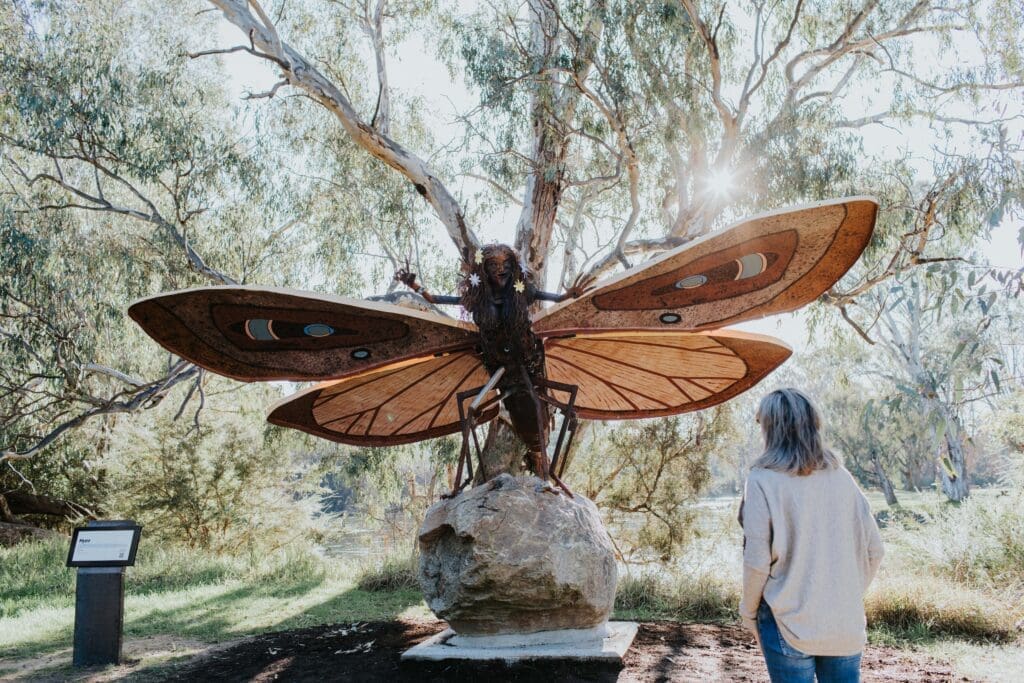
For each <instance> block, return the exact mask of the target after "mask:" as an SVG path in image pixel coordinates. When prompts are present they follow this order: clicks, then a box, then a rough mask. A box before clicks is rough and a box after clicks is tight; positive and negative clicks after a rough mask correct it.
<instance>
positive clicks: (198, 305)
mask: <svg viewBox="0 0 1024 683" xmlns="http://www.w3.org/2000/svg"><path fill="white" fill-rule="evenodd" d="M128 315H130V316H131V317H132V319H134V320H135V322H137V323H138V324H139V325H140V326H141V327H142V329H143V330H145V332H146V333H147V334H148V335H149V336H151V337H153V339H155V340H156V341H157V342H159V343H160V345H161V346H163V347H164V348H166V349H167V350H168V351H170V352H171V353H175V354H177V355H179V356H181V357H182V358H185V359H187V360H189V361H192V362H193V363H195V364H196V365H199V366H201V367H204V368H206V369H207V370H211V371H213V372H216V373H218V374H221V375H226V376H228V377H231V378H234V379H238V380H242V381H247V382H248V381H254V380H296V381H301V380H325V379H332V378H339V377H344V376H346V375H349V374H352V373H360V372H365V371H366V370H368V369H371V368H374V367H381V366H383V365H387V364H390V363H393V362H396V361H399V360H405V359H409V358H422V357H424V356H431V355H433V354H435V353H438V352H447V351H453V350H456V349H460V348H466V347H469V346H472V345H473V344H475V343H476V340H477V334H476V327H475V326H473V325H471V324H469V323H465V322H462V321H459V320H454V319H452V318H447V317H444V316H441V315H435V314H431V313H425V312H423V311H417V310H412V309H409V308H403V307H399V306H393V305H391V304H385V303H378V302H372V301H363V300H359V299H347V298H344V297H337V296H327V295H318V294H312V293H308V292H296V291H292V290H287V289H274V288H267V287H235V286H231V287H202V288H198V289H189V290H185V291H182V292H171V293H168V294H161V295H158V296H154V297H149V298H146V299H142V300H140V301H137V302H135V303H134V304H132V305H131V306H130V307H129V309H128Z"/></svg>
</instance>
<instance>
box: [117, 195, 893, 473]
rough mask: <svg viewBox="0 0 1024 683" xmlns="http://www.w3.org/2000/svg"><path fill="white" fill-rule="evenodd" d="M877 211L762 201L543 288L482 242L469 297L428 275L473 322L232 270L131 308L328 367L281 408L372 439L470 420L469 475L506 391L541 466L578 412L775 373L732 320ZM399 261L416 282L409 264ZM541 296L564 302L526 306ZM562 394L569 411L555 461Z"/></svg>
mask: <svg viewBox="0 0 1024 683" xmlns="http://www.w3.org/2000/svg"><path fill="white" fill-rule="evenodd" d="M876 211H877V205H876V203H875V202H874V200H872V199H870V198H866V197H853V198H847V199H842V200H835V201H828V202H819V203H816V204H812V205H808V206H804V207H797V208H794V209H790V210H784V211H775V212H770V213H765V214H761V215H759V216H755V217H753V218H750V219H747V220H745V221H742V222H740V223H738V224H735V225H734V226H732V227H730V228H728V229H726V230H723V231H721V232H718V233H715V234H712V235H709V236H707V237H704V238H702V239H699V240H695V241H693V242H690V243H689V244H685V245H683V246H680V247H677V248H676V249H673V250H671V251H668V252H666V253H664V254H662V255H661V256H659V257H657V258H655V259H652V260H651V261H648V262H647V263H644V264H641V265H640V266H637V267H634V268H631V269H629V270H627V271H625V272H623V273H621V274H619V275H617V276H615V277H612V278H610V279H609V280H606V281H604V282H601V283H599V284H598V285H597V286H596V287H594V288H592V289H589V290H585V287H584V286H583V285H584V283H580V282H577V283H576V285H574V287H572V288H571V289H570V291H569V292H567V293H566V294H562V295H553V294H549V293H546V292H543V291H540V290H539V289H537V288H536V286H535V285H534V283H533V281H532V278H531V277H530V274H529V272H528V271H527V270H526V269H525V268H522V267H521V266H520V265H519V262H518V258H517V256H516V254H515V253H514V252H513V251H512V250H511V249H509V248H508V247H505V246H503V245H493V246H491V247H485V248H484V249H482V250H480V252H478V253H476V254H472V255H470V258H469V259H468V260H470V261H471V263H466V264H464V266H465V267H464V270H465V271H466V273H465V277H464V278H463V280H462V282H461V285H460V295H459V296H435V295H431V294H429V293H424V292H422V288H419V289H420V290H421V293H423V294H424V297H425V298H426V299H427V300H428V301H433V302H434V303H440V304H461V305H462V306H464V307H465V309H466V310H467V311H468V312H469V314H470V315H471V316H472V318H473V323H469V322H467V321H461V320H456V319H453V318H450V317H447V316H443V315H437V314H432V313H426V312H421V311H415V310H410V309H408V308H403V307H399V306H393V305H390V304H382V303H376V302H368V301H361V300H355V299H346V298H343V297H334V296H323V295H318V294H310V293H303V292H294V291H289V290H282V289H270V288H260V287H234V286H232V287H207V288H200V289H193V290H186V291H183V292H175V293H170V294H162V295H158V296H155V297H150V298H147V299H143V300H141V301H138V302H136V303H135V304H133V305H132V306H131V307H130V308H129V315H131V317H132V318H133V319H134V320H135V321H136V322H138V323H139V324H140V325H141V326H142V327H143V329H144V330H145V331H146V332H147V333H148V334H149V335H150V336H152V337H153V338H154V339H156V340H157V341H158V342H159V343H160V344H161V345H163V346H164V347H165V348H167V349H168V350H169V351H171V352H173V353H176V354H178V355H180V356H182V357H183V358H186V359H188V360H190V361H192V362H194V363H196V364H197V365H200V366H202V367H204V368H207V369H209V370H211V371H213V372H217V373H219V374H223V375H226V376H228V377H233V378H235V379H240V380H243V381H254V380H296V381H302V380H325V381H323V382H322V383H320V384H318V385H316V386H314V387H311V388H309V389H306V390H304V391H301V392H299V393H298V394H296V395H294V396H291V397H289V398H287V399H285V400H283V401H281V402H279V403H278V404H277V405H275V406H274V407H273V408H272V409H271V412H270V414H269V416H268V419H269V421H270V422H272V423H274V424H278V425H281V426H287V427H292V428H296V429H300V430H303V431H306V432H309V433H311V434H315V435H318V436H321V437H324V438H328V439H332V440H335V441H340V442H343V443H349V444H354V445H360V446H384V445H395V444H402V443H411V442H415V441H420V440H423V439H428V438H432V437H436V436H441V435H444V434H451V433H455V432H462V435H463V451H462V458H461V462H460V468H459V474H458V477H457V478H458V479H459V480H460V481H457V482H456V490H457V489H458V488H459V487H461V486H462V485H463V484H464V482H462V481H461V478H462V464H465V465H466V468H467V470H469V469H470V468H471V467H472V463H471V458H469V457H468V454H469V443H470V440H475V438H476V437H475V432H474V431H473V428H474V427H475V426H476V425H479V424H483V423H485V422H487V421H489V420H492V419H494V418H495V417H496V416H497V414H498V407H497V404H498V402H499V401H502V402H503V404H504V405H505V407H506V409H507V410H508V412H509V416H510V419H511V422H512V426H513V429H514V431H515V432H516V433H517V434H518V436H519V437H520V438H521V439H522V440H523V442H524V443H525V444H526V446H527V449H528V451H529V454H528V456H529V457H528V460H529V463H530V466H531V469H533V471H534V472H535V473H536V474H538V475H539V476H541V477H545V478H546V477H547V476H548V475H551V474H554V475H559V474H561V470H560V469H559V465H560V463H559V458H558V455H559V452H560V450H562V449H563V448H564V444H565V443H567V441H563V440H564V439H565V437H566V434H567V433H568V435H569V438H571V435H572V430H573V429H574V427H575V423H576V420H577V419H578V418H583V419H598V420H621V419H634V418H644V417H658V416H667V415H676V414H679V413H683V412H687V411H691V410H699V409H702V408H706V407H709V406H712V405H715V404H717V403H721V402H723V401H726V400H728V399H730V398H732V397H734V396H736V395H737V394H739V393H741V392H743V391H745V390H747V389H749V388H750V387H752V386H753V385H754V384H756V383H757V382H759V381H760V380H761V379H763V378H764V377H765V376H766V375H767V374H768V373H770V372H771V371H772V370H773V369H774V368H776V367H777V366H778V365H779V364H781V363H782V362H783V361H784V360H785V359H786V358H787V357H788V356H789V355H790V349H789V348H788V347H786V345H785V344H783V343H781V342H779V341H778V340H775V339H772V338H771V337H767V336H764V335H755V334H747V333H743V332H738V331H731V330H724V329H720V328H722V327H723V326H725V325H728V324H730V323H736V322H740V321H743V320H749V319H753V318H760V317H763V316H766V315H772V314H775V313H781V312H785V311H792V310H795V309H797V308H799V307H801V306H804V305H805V304H807V303H809V302H811V301H813V300H814V299H816V298H817V297H818V296H820V295H821V294H822V293H823V292H825V291H826V290H827V289H828V288H829V287H831V286H832V285H833V284H834V283H835V282H836V281H837V280H839V278H840V277H842V275H843V274H844V273H845V272H846V271H847V270H848V269H849V268H850V267H851V266H852V265H853V264H854V263H855V262H856V260H857V259H858V258H859V256H860V254H861V252H862V251H863V250H864V248H865V247H866V246H867V244H868V242H869V240H870V238H871V233H872V229H873V226H874V221H875V215H876ZM397 276H398V277H399V279H401V280H402V281H403V282H405V283H406V284H408V285H410V286H412V287H413V288H414V289H417V288H418V285H417V284H416V282H415V276H414V275H413V274H412V273H409V272H408V271H407V270H406V271H400V272H399V273H398V275H397ZM538 300H546V301H554V302H556V303H555V305H553V306H551V307H549V308H547V309H545V310H542V311H540V312H539V313H537V314H536V315H534V316H532V317H531V316H530V314H529V309H530V305H531V304H533V303H534V302H535V301H538ZM552 409H558V410H561V411H562V412H563V413H564V415H565V419H564V420H563V423H562V430H561V432H560V434H559V439H558V440H557V442H556V446H555V456H554V457H553V458H552V465H553V466H554V468H555V470H556V471H555V472H553V473H552V472H551V467H549V464H548V459H547V445H548V444H547V426H548V425H549V424H550V412H551V410H552ZM478 452H479V451H478ZM561 462H563V463H564V462H565V460H564V458H563V459H562V461H561ZM471 478H472V476H471V475H470V476H469V477H467V479H466V481H467V482H468V481H469V480H470V479H471ZM555 481H556V483H559V480H558V478H557V476H556V477H555Z"/></svg>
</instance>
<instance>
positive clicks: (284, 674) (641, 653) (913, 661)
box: [167, 621, 954, 683]
mask: <svg viewBox="0 0 1024 683" xmlns="http://www.w3.org/2000/svg"><path fill="white" fill-rule="evenodd" d="M443 628H444V623H443V622H440V621H392V622H376V623H366V624H358V625H352V624H348V625H345V624H335V625H332V626H318V627H315V628H308V629H301V630H296V631H285V632H281V633H270V634H266V635H262V636H257V637H254V638H250V639H247V640H245V641H243V642H241V643H239V644H238V645H235V646H232V647H229V648H226V649H222V650H219V651H216V652H214V653H211V654H208V655H205V656H203V657H201V658H199V659H197V660H194V661H192V662H189V663H187V664H184V665H182V666H180V667H179V668H177V669H175V670H174V671H173V672H172V673H171V675H170V676H169V677H168V678H167V680H170V681H196V680H203V681H206V680H216V681H273V680H282V681H324V680H337V681H386V682H387V683H397V682H399V681H416V682H417V683H423V682H426V681H455V680H471V681H485V682H487V683H497V682H498V681H545V682H549V681H765V680H767V672H766V670H765V668H764V662H763V660H762V659H761V656H760V652H759V651H758V650H757V647H756V646H755V644H754V642H753V640H752V639H751V638H749V637H748V636H747V634H746V633H745V632H744V631H743V630H742V629H740V628H739V627H736V626H719V625H715V624H680V623H677V622H653V623H645V624H641V626H640V631H639V633H638V634H637V637H636V640H635V641H633V646H632V647H631V648H630V649H629V652H627V653H626V658H625V661H624V663H623V667H622V668H619V667H613V666H609V665H607V664H584V663H570V662H550V661H548V662H535V663H529V664H517V665H515V666H507V665H505V664H504V663H502V662H482V663H464V662H460V663H452V662H439V663H422V662H405V663H403V662H400V661H399V655H401V653H402V652H403V651H405V650H407V649H408V648H410V647H412V646H413V645H415V644H416V643H419V642H420V641H422V640H424V639H426V638H428V637H430V636H431V635H433V634H435V633H437V632H438V631H440V630H441V629H443ZM862 672H863V673H862V675H863V680H864V681H951V680H954V679H953V673H952V670H951V669H950V668H949V667H948V666H946V665H945V664H942V663H940V662H936V661H934V660H930V659H927V658H925V657H922V656H918V655H915V654H913V653H907V652H904V651H900V650H895V649H891V648H880V647H871V648H869V649H868V650H867V652H866V653H865V655H864V660H863V666H862Z"/></svg>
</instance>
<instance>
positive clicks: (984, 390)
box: [860, 265, 1016, 501]
mask: <svg viewBox="0 0 1024 683" xmlns="http://www.w3.org/2000/svg"><path fill="white" fill-rule="evenodd" d="M961 271H962V269H961V268H959V267H956V266H953V265H942V266H940V265H935V266H932V267H930V268H929V269H928V270H927V271H924V272H921V271H918V272H916V273H913V274H911V275H907V276H904V277H901V278H899V279H896V280H894V281H893V282H892V283H891V284H890V285H889V286H887V287H880V288H877V289H876V290H874V291H873V292H872V293H871V295H870V296H869V297H866V299H868V300H869V301H870V306H869V305H867V304H865V305H864V306H863V307H862V308H863V309H864V310H862V311H861V312H860V314H861V315H863V316H865V317H868V316H870V320H869V321H868V322H867V323H863V324H862V327H863V331H864V332H865V333H866V335H871V336H870V337H867V338H868V339H869V340H871V341H872V342H873V343H874V346H873V349H877V350H878V351H879V352H880V353H875V354H871V355H870V356H869V358H868V359H867V360H866V371H867V373H868V374H872V375H875V376H880V377H883V378H885V379H886V380H888V381H889V382H890V383H891V384H892V386H893V387H894V388H895V389H896V392H897V395H895V396H894V397H893V398H892V399H891V400H890V401H889V407H890V409H897V410H899V409H902V410H903V411H909V412H911V413H917V414H918V415H920V416H921V418H923V422H924V423H925V425H927V429H926V430H925V434H924V439H923V441H924V442H925V443H924V444H923V445H924V446H925V447H927V448H928V449H929V450H930V452H931V453H932V454H934V458H935V461H936V465H937V470H938V472H939V476H940V480H941V484H942V490H943V492H944V493H945V494H946V496H947V497H948V498H949V499H950V500H953V501H960V500H963V499H964V498H966V497H967V495H968V492H969V486H968V482H969V477H968V472H967V457H966V446H967V442H968V440H969V439H970V436H971V435H970V432H969V429H968V425H967V424H966V423H965V415H964V411H965V407H966V406H967V405H968V404H970V403H971V402H974V401H978V400H983V399H985V398H987V397H988V396H989V395H991V393H993V392H999V391H1001V389H1002V381H1003V380H1002V379H1001V377H1000V375H1001V373H1002V372H1003V367H1004V361H1003V358H1002V355H1003V349H1002V347H1001V346H1000V344H999V341H1000V340H999V339H998V337H997V335H995V334H993V333H992V331H993V324H994V323H995V322H996V321H997V320H998V318H999V317H1000V316H1001V312H1000V307H999V305H998V304H999V292H998V289H994V290H990V289H989V286H990V285H991V284H992V283H991V282H978V281H977V279H976V278H977V270H975V269H973V268H971V269H969V274H968V275H966V276H965V275H964V274H963V273H962V272H961ZM985 280H986V281H987V280H988V277H986V278H985ZM1011 381H1012V382H1013V383H1016V380H1011Z"/></svg>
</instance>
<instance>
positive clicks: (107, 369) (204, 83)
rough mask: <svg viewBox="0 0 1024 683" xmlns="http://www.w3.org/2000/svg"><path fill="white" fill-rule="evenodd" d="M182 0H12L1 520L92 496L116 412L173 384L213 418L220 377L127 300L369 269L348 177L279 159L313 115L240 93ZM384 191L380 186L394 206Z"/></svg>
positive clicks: (4, 91) (8, 19) (1, 59)
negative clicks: (180, 355)
mask: <svg viewBox="0 0 1024 683" xmlns="http://www.w3.org/2000/svg"><path fill="white" fill-rule="evenodd" d="M183 9H184V8H183V7H175V8H173V10H172V8H170V7H168V6H167V5H166V3H157V2H152V3H135V4H134V5H133V7H132V10H131V11H126V10H125V6H124V4H123V3H121V2H112V1H110V0H89V1H88V2H82V3H63V2H49V3H27V2H24V3H23V2H16V3H8V4H5V5H4V6H3V8H2V9H0V64H2V68H3V70H4V73H5V84H4V86H3V87H2V88H0V122H2V125H0V183H2V187H0V196H2V203H0V242H2V249H0V269H2V270H0V294H2V297H0V358H2V361H0V466H2V468H3V470H2V473H0V521H17V520H18V519H19V515H22V514H31V513H41V514H56V515H58V516H59V515H69V516H75V515H79V514H90V513H93V512H96V511H97V509H98V506H101V505H102V504H103V500H102V498H103V496H102V495H101V489H103V488H104V482H103V481H102V479H103V476H102V472H99V471H97V470H95V468H93V469H90V467H89V466H88V465H89V463H90V462H95V461H97V460H98V459H100V456H101V455H102V454H103V453H104V452H105V451H106V449H108V448H110V443H111V439H110V438H109V437H110V433H111V430H112V428H113V425H115V424H116V417H115V416H116V415H118V414H122V413H131V412H136V411H140V410H144V409H148V408H153V407H155V406H157V405H159V404H160V403H161V402H162V401H163V400H165V399H166V398H167V397H168V396H170V395H171V394H172V393H173V394H174V396H175V398H174V400H175V401H176V408H175V409H174V410H171V411H170V413H168V415H171V416H172V417H173V419H175V420H177V419H194V420H195V425H194V429H192V430H188V429H185V430H182V432H183V433H188V434H192V435H193V436H194V435H195V434H196V433H197V432H198V431H199V424H198V411H199V410H200V409H201V408H202V407H203V406H204V405H206V404H207V400H206V399H207V397H208V395H209V393H210V389H211V385H210V381H211V380H210V378H208V377H207V376H206V375H205V373H203V372H202V371H201V370H200V369H199V368H197V367H195V366H193V365H191V364H188V363H186V362H183V361H180V360H178V359H175V358H172V357H169V356H168V355H167V354H164V353H159V352H158V351H157V349H155V348H154V347H153V346H152V345H151V344H150V343H149V342H148V340H143V338H142V335H139V334H138V333H137V332H136V331H135V330H134V329H133V327H132V326H131V325H129V324H128V322H127V320H126V318H125V317H124V315H123V312H124V309H125V307H126V305H127V303H128V302H130V301H131V300H132V299H133V298H137V297H139V296H142V295H145V294H149V293H152V292H153V291H161V290H168V289H177V288H181V287H188V286H196V285H200V284H225V283H236V282H239V283H245V282H260V283H268V284H282V285H287V284H293V283H296V282H298V281H302V282H305V281H307V280H309V279H310V275H309V274H310V273H311V272H314V273H316V276H317V277H320V278H322V279H324V280H327V281H328V282H330V286H332V287H334V288H336V289H340V290H342V291H350V290H353V289H355V288H356V287H359V286H360V284H361V279H362V276H361V274H360V273H359V271H358V269H355V268H353V267H352V263H353V261H354V259H355V257H354V256H353V254H354V253H355V252H358V251H359V250H360V248H361V247H360V245H361V244H362V242H363V241H364V240H365V237H366V234H367V231H366V230H365V229H363V228H362V227H361V226H362V225H363V222H364V220H365V214H364V213H362V212H351V211H346V207H348V206H349V204H348V203H345V202H337V201H335V200H334V199H335V197H336V195H337V193H338V191H339V190H338V189H337V188H336V187H333V186H331V185H326V186H325V185H324V184H323V183H315V184H314V183H306V182H302V183H296V182H294V181H293V180H292V178H291V177H290V176H289V175H288V174H286V173H283V172H282V166H283V165H287V164H284V163H283V161H285V160H287V159H301V158H305V157H304V156H303V152H304V151H303V149H302V138H303V137H304V136H305V135H306V133H307V132H308V130H310V129H312V128H316V127H318V121H317V119H316V115H317V113H318V112H317V111H313V112H312V115H311V116H309V117H304V118H300V120H299V122H298V123H296V122H292V121H289V120H288V118H287V116H288V114H289V113H288V112H280V111H276V110H267V109H266V108H264V107H260V108H259V109H258V110H252V109H250V108H248V107H247V106H246V103H243V104H241V105H239V104H238V103H236V102H235V101H234V99H233V97H231V96H230V95H229V93H228V88H227V85H226V84H225V82H224V81H225V76H224V73H223V72H222V71H221V70H219V69H218V70H211V68H210V66H209V65H204V66H203V67H202V68H198V67H197V66H196V64H195V62H194V61H193V60H192V59H190V58H189V57H188V54H187V52H188V50H189V49H190V48H191V46H190V45H189V43H188V41H189V40H190V37H191V35H192V28H193V26H182V25H181V24H180V18H181V14H180V12H181V11H182V10H183ZM192 9H193V10H200V9H202V5H200V4H198V3H197V4H193V6H192ZM195 21H196V22H198V23H199V24H200V25H202V26H206V27H213V26H215V25H216V22H215V20H214V18H213V17H210V16H209V15H205V16H204V15H200V16H198V17H197V18H196V19H195ZM142 26H146V27H147V28H146V30H144V31H143V30H140V28H141V27H142ZM282 122H285V123H291V124H295V125H294V135H293V136H291V137H290V138H287V139H282V140H277V139H270V140H268V139H265V138H264V137H263V136H260V135H258V133H259V131H260V130H261V129H262V128H263V127H267V126H275V125H280V124H282ZM322 144H327V145H329V146H330V151H331V153H330V168H332V169H333V170H335V171H336V172H337V173H338V174H339V175H352V174H354V173H356V172H358V171H359V170H360V169H359V168H357V167H359V166H361V165H362V161H363V158H362V157H361V156H358V157H353V155H351V154H350V153H348V151H349V150H347V149H346V148H345V147H344V145H341V146H340V148H339V145H338V143H337V140H334V139H331V138H330V136H327V138H326V140H324V141H321V143H319V144H318V146H317V148H318V149H320V148H321V145H322ZM353 162H355V163H353ZM296 165H297V164H296ZM325 166H326V164H325ZM387 188H388V186H387V183H381V184H380V186H378V187H376V188H374V190H373V193H374V194H373V196H374V197H378V198H382V199H380V201H379V202H378V203H379V204H384V203H385V200H387V199H388V189H387ZM346 192H347V190H346ZM367 203H368V202H367ZM357 204H359V202H357ZM396 214H397V215H404V216H407V215H409V212H408V211H404V209H403V207H402V206H401V204H400V203H398V204H396V207H395V208H394V209H393V210H392V211H390V213H389V212H387V211H381V212H380V216H381V218H380V220H381V222H383V220H384V217H387V216H393V215H396ZM338 226H348V227H347V228H346V229H344V230H342V231H341V234H336V232H335V231H336V230H337V228H338ZM328 233H329V234H330V235H331V239H330V240H326V239H324V236H325V234H328ZM219 386H220V385H216V384H215V385H213V386H212V388H213V389H214V390H215V391H216V390H218V389H219ZM161 415H163V413H161ZM161 419H167V418H166V417H162V418H161ZM82 429H84V430H85V431H86V432H87V433H86V434H83V435H82V438H80V439H75V438H71V439H69V438H68V437H69V436H72V435H73V434H74V433H75V432H76V430H82ZM39 454H45V457H41V458H40V457H36V456H38V455H39ZM36 483H38V484H39V489H36V487H35V484H36ZM54 498H57V500H54Z"/></svg>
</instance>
